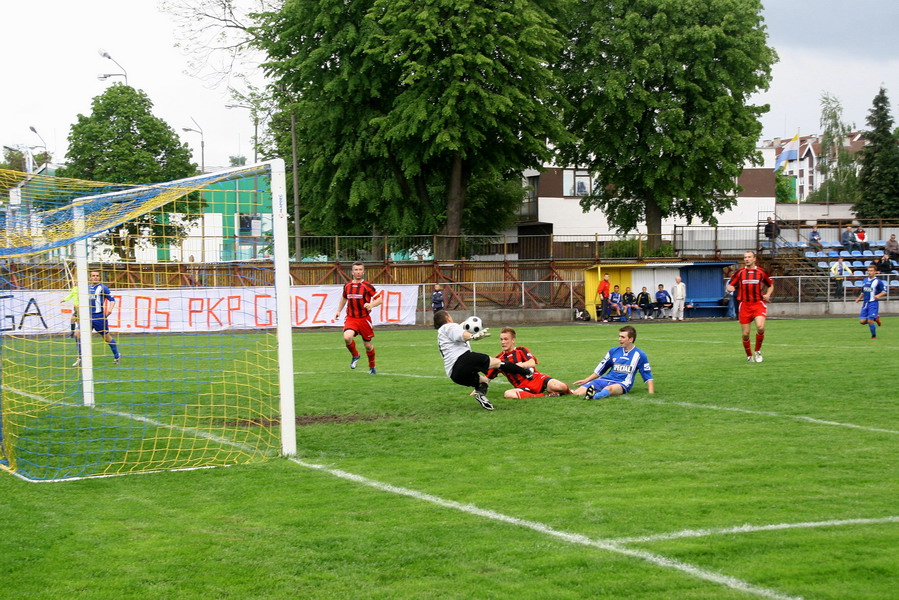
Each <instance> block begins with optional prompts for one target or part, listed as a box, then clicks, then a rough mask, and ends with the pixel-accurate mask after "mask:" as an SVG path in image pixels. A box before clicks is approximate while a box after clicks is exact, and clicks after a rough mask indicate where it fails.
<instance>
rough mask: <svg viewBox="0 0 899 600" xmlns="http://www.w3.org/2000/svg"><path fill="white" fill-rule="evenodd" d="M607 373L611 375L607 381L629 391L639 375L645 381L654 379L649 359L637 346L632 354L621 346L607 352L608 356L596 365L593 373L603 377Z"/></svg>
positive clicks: (632, 349) (607, 377)
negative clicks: (613, 382)
mask: <svg viewBox="0 0 899 600" xmlns="http://www.w3.org/2000/svg"><path fill="white" fill-rule="evenodd" d="M606 371H608V372H609V373H608V375H606V376H605V379H608V380H611V381H615V382H617V383H620V384H621V385H623V386H624V387H625V388H627V389H630V387H631V386H632V385H634V378H635V377H636V375H637V373H640V376H641V377H643V381H649V380H650V379H652V370H651V369H650V368H649V358H647V357H646V353H645V352H643V351H642V350H640V349H639V348H637V347H636V346H635V347H634V348H631V350H630V352H626V351H625V350H624V348H622V347H621V346H618V347H616V348H612V349H611V350H609V351H608V352H606V355H605V356H604V357H603V359H602V360H601V361H600V362H599V364H598V365H596V368H595V369H594V370H593V372H594V373H596V375H597V376H599V377H602V376H603V373H605V372H606Z"/></svg>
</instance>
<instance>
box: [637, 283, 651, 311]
mask: <svg viewBox="0 0 899 600" xmlns="http://www.w3.org/2000/svg"><path fill="white" fill-rule="evenodd" d="M637 306H639V307H640V311H641V312H642V313H643V314H642V315H641V317H642V318H644V319H652V309H653V306H655V305H654V304H653V302H652V298H651V297H650V295H649V292H647V291H646V288H645V287H644V288H643V291H642V292H640V293H639V294H637Z"/></svg>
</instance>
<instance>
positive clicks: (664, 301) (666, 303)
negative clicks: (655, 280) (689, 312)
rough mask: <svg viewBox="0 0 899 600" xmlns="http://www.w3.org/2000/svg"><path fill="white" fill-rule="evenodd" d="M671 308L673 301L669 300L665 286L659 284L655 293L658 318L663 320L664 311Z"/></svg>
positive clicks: (669, 296)
mask: <svg viewBox="0 0 899 600" xmlns="http://www.w3.org/2000/svg"><path fill="white" fill-rule="evenodd" d="M672 306H674V301H672V300H671V294H669V293H668V290H666V289H665V285H664V284H661V283H660V284H659V291H657V292H656V311H658V313H659V318H664V317H665V309H666V308H671V307H672Z"/></svg>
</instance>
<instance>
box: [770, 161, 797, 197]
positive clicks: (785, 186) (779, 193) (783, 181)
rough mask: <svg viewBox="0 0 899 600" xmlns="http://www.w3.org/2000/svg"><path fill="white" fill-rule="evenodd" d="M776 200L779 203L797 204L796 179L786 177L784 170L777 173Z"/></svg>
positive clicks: (790, 176) (775, 179)
mask: <svg viewBox="0 0 899 600" xmlns="http://www.w3.org/2000/svg"><path fill="white" fill-rule="evenodd" d="M774 198H775V200H776V201H777V202H796V177H794V176H792V175H784V174H783V169H778V170H777V171H775V172H774Z"/></svg>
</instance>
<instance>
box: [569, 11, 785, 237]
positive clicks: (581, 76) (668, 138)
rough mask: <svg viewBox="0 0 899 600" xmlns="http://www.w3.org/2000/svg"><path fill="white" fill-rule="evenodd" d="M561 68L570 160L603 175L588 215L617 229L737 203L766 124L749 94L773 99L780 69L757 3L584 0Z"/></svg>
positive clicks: (710, 216)
mask: <svg viewBox="0 0 899 600" xmlns="http://www.w3.org/2000/svg"><path fill="white" fill-rule="evenodd" d="M571 6H572V10H571V11H570V12H569V13H568V16H567V26H568V28H569V31H570V34H569V35H570V40H571V43H570V45H569V46H568V48H567V51H566V53H565V57H564V61H563V62H562V63H561V65H560V67H561V69H562V71H563V73H564V75H563V76H564V79H565V87H564V89H565V94H566V96H567V98H568V100H569V103H570V107H569V108H568V109H566V110H565V111H564V113H563V114H564V121H565V123H566V125H567V126H568V129H569V131H571V132H572V133H573V134H574V135H576V136H578V137H579V140H578V141H577V142H576V143H573V144H564V145H562V146H561V147H560V149H561V156H562V158H563V162H567V163H568V164H576V165H579V166H583V167H588V168H590V169H591V170H593V171H594V172H595V174H596V179H595V182H596V184H595V187H594V189H593V191H592V194H590V195H589V196H586V197H585V198H583V199H582V201H581V205H582V206H583V208H584V210H585V211H586V210H591V209H594V208H599V209H601V210H602V211H603V212H604V213H605V214H606V216H607V218H608V220H609V222H610V223H611V224H612V225H613V226H614V227H616V228H617V229H618V230H619V231H622V232H626V231H631V230H634V229H635V228H636V227H637V225H638V224H639V223H641V222H645V223H646V228H647V231H648V233H649V234H650V235H651V238H650V240H651V243H653V244H658V243H659V238H660V234H661V224H662V219H664V218H668V217H682V218H684V219H686V220H687V221H688V222H689V221H690V220H692V219H694V218H697V219H699V220H701V221H702V222H705V223H710V224H715V223H717V219H716V217H715V215H716V213H719V212H721V211H723V210H725V209H727V208H729V207H731V206H732V205H733V204H734V203H735V201H736V197H735V196H736V192H737V191H738V186H737V183H736V180H737V177H738V176H739V174H740V171H741V169H742V168H743V166H744V165H745V164H746V162H747V161H750V160H751V161H757V160H758V158H759V157H758V156H757V153H756V150H755V147H756V143H757V141H758V138H759V135H760V133H761V124H760V123H759V120H758V118H759V116H760V115H762V114H763V113H764V112H766V111H767V109H768V107H767V106H753V105H751V104H750V103H749V99H750V96H751V95H752V94H754V93H756V92H758V91H759V90H763V89H767V87H768V84H769V82H770V79H771V65H772V63H773V62H774V61H775V59H776V55H775V53H774V51H773V50H772V49H771V48H770V47H769V46H768V45H767V44H766V37H765V31H764V27H763V25H762V18H761V16H760V13H761V8H762V5H761V2H760V1H759V0H606V1H604V2H590V1H586V0H583V1H578V2H575V3H573V4H572V5H571Z"/></svg>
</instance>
